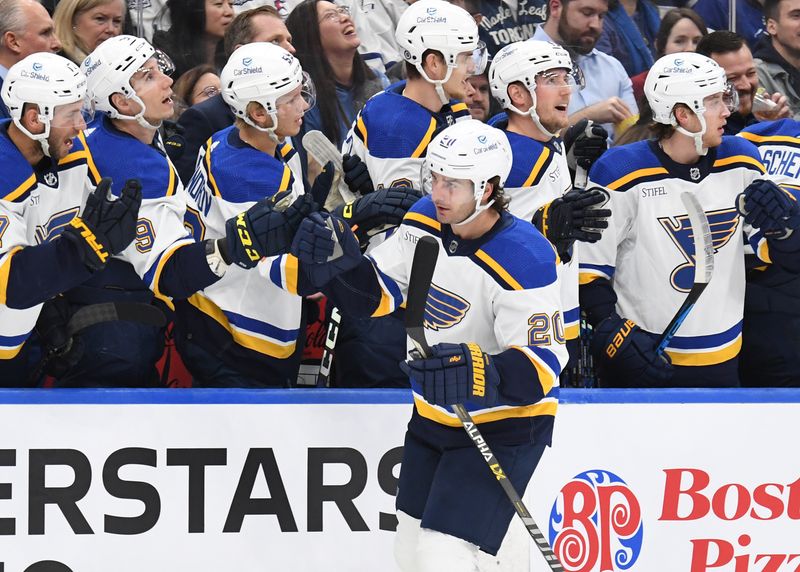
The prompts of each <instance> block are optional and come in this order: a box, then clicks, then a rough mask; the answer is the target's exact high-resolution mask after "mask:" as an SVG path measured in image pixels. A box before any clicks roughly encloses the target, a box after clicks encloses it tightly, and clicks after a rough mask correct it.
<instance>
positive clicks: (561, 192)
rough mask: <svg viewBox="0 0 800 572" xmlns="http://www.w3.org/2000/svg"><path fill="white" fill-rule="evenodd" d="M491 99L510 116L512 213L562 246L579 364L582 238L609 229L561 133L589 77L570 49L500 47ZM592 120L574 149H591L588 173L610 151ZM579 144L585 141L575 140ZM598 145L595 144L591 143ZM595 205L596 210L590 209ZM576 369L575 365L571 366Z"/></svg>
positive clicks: (568, 327)
mask: <svg viewBox="0 0 800 572" xmlns="http://www.w3.org/2000/svg"><path fill="white" fill-rule="evenodd" d="M489 80H490V84H491V87H492V94H493V95H494V97H495V98H496V99H497V100H498V101H499V102H500V104H501V105H502V106H503V108H504V109H505V110H506V111H507V112H508V119H507V121H506V122H505V123H500V124H497V125H496V126H497V127H500V128H501V129H504V130H505V131H506V135H507V136H508V140H509V143H510V144H511V149H512V151H513V157H514V162H513V164H512V166H511V173H510V174H509V176H508V179H507V180H506V185H505V192H506V194H507V195H508V198H509V199H510V201H511V202H510V204H509V207H508V209H509V211H510V212H511V213H512V214H513V215H514V216H517V217H519V218H521V219H524V220H529V221H533V222H534V224H535V225H536V227H537V228H538V229H539V230H540V231H541V232H542V233H543V234H544V235H545V236H546V237H547V238H548V240H550V242H551V243H552V244H553V245H554V246H555V247H556V249H557V251H558V255H559V258H560V259H561V262H562V263H563V265H560V266H559V271H560V272H561V287H562V289H563V299H562V303H563V305H564V335H565V337H566V339H567V345H568V347H569V349H570V359H571V361H573V360H574V359H575V358H576V357H577V354H578V348H577V345H578V344H577V341H578V335H579V321H580V308H579V307H578V260H577V252H576V250H577V245H575V244H574V242H575V241H576V240H580V241H584V242H595V241H597V240H598V239H599V238H600V233H601V231H602V229H603V228H606V227H607V226H608V223H607V222H606V220H605V219H606V218H607V217H608V216H609V215H610V214H611V213H610V212H609V211H608V210H607V209H599V208H596V207H597V206H598V205H600V204H602V203H604V202H605V201H606V195H605V193H604V192H603V191H601V190H599V189H593V190H591V191H584V190H583V189H574V190H573V185H572V180H571V178H570V170H569V168H568V165H567V158H566V152H565V149H564V144H563V143H562V141H561V139H560V138H559V135H560V133H561V132H562V131H563V130H565V129H566V128H567V126H568V124H569V116H568V114H567V107H568V106H569V101H570V96H571V94H572V92H573V91H575V90H578V89H581V88H582V87H583V76H582V75H580V72H579V71H578V70H577V68H575V67H574V66H573V63H572V59H571V58H570V55H569V52H567V50H566V49H564V48H562V47H561V46H558V45H557V44H552V43H550V42H540V41H538V40H529V41H526V42H516V43H513V44H509V45H508V46H505V47H504V48H502V49H501V50H500V51H499V52H498V54H497V56H496V57H495V58H494V60H493V61H492V65H491V68H490V70H489ZM586 127H587V121H585V120H584V121H583V122H582V123H581V124H580V125H579V126H577V129H576V130H577V131H578V134H576V137H574V138H573V145H572V147H573V148H577V149H578V150H579V154H580V151H582V150H592V151H593V153H591V154H586V153H584V154H583V156H581V157H580V158H581V162H582V168H586V167H588V166H591V164H592V163H593V162H594V161H595V160H597V158H598V157H599V156H600V155H601V154H602V153H603V152H604V151H605V149H606V147H607V144H606V138H607V134H606V132H605V130H604V129H603V128H602V127H600V126H599V125H598V126H592V127H593V129H594V131H592V130H590V136H589V137H587V136H586V134H585V131H586ZM578 138H581V141H580V142H577V141H575V140H576V139H578ZM590 138H591V139H594V141H593V143H594V144H592V145H590V144H589V143H592V142H590V141H587V139H590ZM592 207H595V208H592ZM570 366H572V363H571V364H570Z"/></svg>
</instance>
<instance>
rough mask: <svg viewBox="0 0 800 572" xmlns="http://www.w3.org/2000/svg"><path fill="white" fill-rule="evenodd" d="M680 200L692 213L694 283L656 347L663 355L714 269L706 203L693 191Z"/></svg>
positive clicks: (688, 211) (682, 195)
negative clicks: (705, 208) (703, 205)
mask: <svg viewBox="0 0 800 572" xmlns="http://www.w3.org/2000/svg"><path fill="white" fill-rule="evenodd" d="M681 201H683V205H684V206H685V207H686V211H687V213H688V215H689V222H690V223H691V225H692V240H693V241H694V284H692V289H691V290H689V294H688V295H687V296H686V299H685V300H684V301H683V304H681V307H680V308H678V311H677V312H675V315H674V316H673V317H672V320H671V321H670V323H669V325H668V326H667V328H666V329H665V330H664V333H663V334H661V339H660V340H659V342H658V347H657V348H656V354H658V355H661V354H663V353H664V350H665V349H666V348H667V346H668V345H669V342H670V341H671V340H672V338H673V337H674V336H675V332H677V331H678V328H680V327H681V324H683V321H684V320H685V319H686V317H687V316H688V315H689V312H691V311H692V308H693V307H694V305H695V304H696V303H697V299H698V298H700V294H702V293H703V290H705V289H706V286H708V283H709V282H710V281H711V275H712V274H713V273H714V243H713V241H712V239H711V226H710V225H709V224H708V217H706V213H705V211H703V207H701V206H700V202H699V201H698V200H697V197H695V196H694V195H693V194H691V193H689V192H683V193H681Z"/></svg>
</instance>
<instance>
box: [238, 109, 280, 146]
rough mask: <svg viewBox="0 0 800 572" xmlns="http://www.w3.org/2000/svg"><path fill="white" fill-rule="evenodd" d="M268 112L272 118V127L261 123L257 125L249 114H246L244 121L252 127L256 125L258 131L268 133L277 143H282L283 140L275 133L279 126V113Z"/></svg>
mask: <svg viewBox="0 0 800 572" xmlns="http://www.w3.org/2000/svg"><path fill="white" fill-rule="evenodd" d="M265 111H266V110H265ZM267 114H268V115H269V118H270V119H272V127H261V126H260V125H256V122H255V121H253V120H252V119H251V118H250V116H249V115H245V117H244V122H245V123H247V124H248V125H250V126H251V127H254V128H255V129H257V130H258V131H261V132H262V133H266V134H267V135H269V138H270V139H272V140H273V141H274V142H275V143H276V144H277V145H280V144H281V140H280V139H279V138H278V136H277V135H275V130H276V129H277V128H278V114H277V113H270V112H267Z"/></svg>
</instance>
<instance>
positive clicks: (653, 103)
mask: <svg viewBox="0 0 800 572" xmlns="http://www.w3.org/2000/svg"><path fill="white" fill-rule="evenodd" d="M718 93H721V94H722V96H723V101H724V102H725V104H726V105H727V106H728V109H729V110H730V111H731V112H733V111H735V110H736V108H737V107H738V106H739V94H738V92H737V91H736V89H735V88H734V87H733V85H732V84H731V83H730V82H729V81H728V80H727V78H726V76H725V70H724V69H723V68H722V67H720V65H719V64H717V62H715V61H714V60H712V59H711V58H708V57H706V56H704V55H701V54H697V53H694V52H682V53H675V54H669V55H667V56H664V57H662V58H660V59H659V60H658V61H656V63H655V64H653V67H652V68H650V71H649V72H648V74H647V79H646V80H645V82H644V94H645V96H646V97H647V102H648V103H649V104H650V108H651V109H652V110H653V120H654V121H655V122H657V123H663V124H665V125H672V126H673V127H675V128H676V130H677V131H679V132H681V133H683V134H684V135H688V136H689V137H692V138H694V144H695V149H696V150H697V152H698V153H699V154H700V155H705V154H706V153H707V152H708V149H705V148H703V135H704V134H705V132H706V120H705V117H703V113H704V112H705V110H706V108H705V104H704V102H703V100H704V99H705V98H706V97H708V96H710V95H716V94H718ZM678 104H683V105H685V106H686V107H688V108H689V109H691V110H692V111H693V112H694V113H695V114H696V115H697V118H698V119H699V120H700V131H698V132H697V133H691V132H690V131H687V130H686V129H684V128H683V127H680V126H679V125H678V122H677V120H676V119H675V113H674V109H675V106H676V105H678Z"/></svg>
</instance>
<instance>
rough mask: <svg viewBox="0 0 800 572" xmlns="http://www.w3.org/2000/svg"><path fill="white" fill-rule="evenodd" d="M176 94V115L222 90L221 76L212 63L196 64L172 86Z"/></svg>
mask: <svg viewBox="0 0 800 572" xmlns="http://www.w3.org/2000/svg"><path fill="white" fill-rule="evenodd" d="M172 91H173V92H174V94H175V97H174V98H173V99H175V117H176V118H177V117H179V116H180V114H181V113H183V111H184V110H185V109H186V108H187V107H191V106H192V105H196V104H198V103H201V102H203V101H205V100H207V99H209V98H211V97H214V96H215V95H217V94H218V93H219V91H220V82H219V76H218V75H217V70H216V69H215V68H214V66H212V65H208V64H202V65H199V66H195V67H193V68H192V69H190V70H189V71H187V72H186V73H185V74H183V75H182V76H181V77H180V79H178V81H176V82H175V84H174V85H173V86H172Z"/></svg>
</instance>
